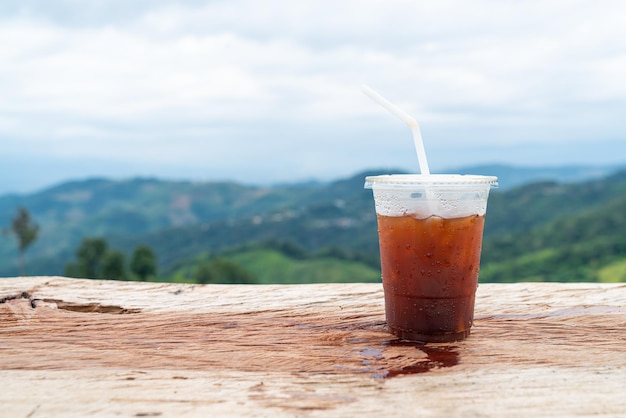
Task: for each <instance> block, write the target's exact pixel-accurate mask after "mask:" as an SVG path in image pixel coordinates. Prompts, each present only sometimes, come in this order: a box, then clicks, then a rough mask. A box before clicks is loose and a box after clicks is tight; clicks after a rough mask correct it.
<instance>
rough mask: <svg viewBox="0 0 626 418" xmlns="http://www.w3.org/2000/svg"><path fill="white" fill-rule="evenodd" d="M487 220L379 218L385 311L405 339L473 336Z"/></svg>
mask: <svg viewBox="0 0 626 418" xmlns="http://www.w3.org/2000/svg"><path fill="white" fill-rule="evenodd" d="M483 226H484V216H478V215H472V216H467V217H463V218H455V219H443V218H440V217H437V216H431V217H429V218H426V219H415V218H413V217H411V216H402V217H390V216H381V215H379V216H378V235H379V241H380V257H381V268H382V276H383V287H384V290H385V312H386V315H387V324H388V325H389V327H390V329H391V331H392V332H393V333H394V334H395V335H397V336H398V337H400V338H404V339H408V340H413V341H424V342H445V341H455V340H460V339H463V338H465V337H467V336H468V335H469V333H470V327H471V326H472V319H473V316H474V296H475V293H476V287H477V285H478V270H479V267H480V250H481V246H482V233H483Z"/></svg>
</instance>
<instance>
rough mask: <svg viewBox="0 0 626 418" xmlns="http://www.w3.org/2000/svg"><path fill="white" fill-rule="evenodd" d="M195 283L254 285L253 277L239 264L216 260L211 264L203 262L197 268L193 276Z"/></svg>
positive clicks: (221, 259)
mask: <svg viewBox="0 0 626 418" xmlns="http://www.w3.org/2000/svg"><path fill="white" fill-rule="evenodd" d="M194 279H195V280H196V283H199V284H207V283H223V284H254V283H256V280H255V278H254V276H253V275H252V274H251V273H250V272H249V271H247V270H246V269H244V268H243V267H241V266H240V265H239V264H236V263H233V262H231V261H228V260H225V259H223V258H216V259H214V260H213V261H211V262H204V263H202V264H200V265H199V266H198V268H197V269H196V273H195V275H194Z"/></svg>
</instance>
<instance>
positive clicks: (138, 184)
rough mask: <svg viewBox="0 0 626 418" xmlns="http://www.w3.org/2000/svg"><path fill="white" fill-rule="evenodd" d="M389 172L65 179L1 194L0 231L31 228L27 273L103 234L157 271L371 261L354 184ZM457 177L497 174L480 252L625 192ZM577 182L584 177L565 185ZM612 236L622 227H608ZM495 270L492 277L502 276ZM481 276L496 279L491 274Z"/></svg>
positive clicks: (620, 183) (3, 258)
mask: <svg viewBox="0 0 626 418" xmlns="http://www.w3.org/2000/svg"><path fill="white" fill-rule="evenodd" d="M606 170H607V171H610V170H609V169H608V168H607V169H606ZM389 172H398V170H368V171H365V172H361V173H358V174H355V175H354V176H351V177H349V178H345V179H339V180H336V181H332V182H327V183H307V184H306V186H305V187H302V186H300V185H298V184H287V185H280V186H272V187H260V186H249V185H242V184H238V183H234V182H192V181H164V180H158V179H154V178H133V179H129V180H108V179H103V178H99V179H88V180H82V181H72V182H67V183H63V184H60V185H57V186H55V187H52V188H49V189H46V190H43V191H41V192H38V193H33V194H28V195H14V194H12V195H5V196H1V197H0V225H3V226H8V225H9V224H10V220H11V218H12V216H13V215H14V214H15V211H16V209H17V207H18V206H24V207H26V208H27V209H28V210H29V211H30V212H31V214H32V216H33V218H34V220H35V221H36V222H37V223H38V224H39V225H40V227H41V229H40V236H39V238H38V240H37V241H36V243H35V244H34V245H33V247H32V248H30V249H29V250H28V252H27V268H28V271H27V272H28V273H29V274H42V275H55V274H63V273H64V267H65V265H66V263H67V262H69V261H71V260H72V259H73V257H74V252H75V250H76V248H77V246H78V244H79V243H80V240H81V239H82V238H83V237H87V236H89V237H96V236H98V237H105V238H106V239H107V240H108V241H109V242H110V244H111V246H113V247H115V248H120V249H123V250H126V251H129V250H130V249H132V248H133V247H134V246H136V245H138V244H142V243H145V244H148V245H150V246H151V247H153V248H154V249H155V251H156V252H157V256H158V258H159V261H160V268H161V271H163V272H174V271H175V269H176V268H177V267H176V266H180V265H181V263H182V264H184V263H187V262H189V261H190V260H193V259H194V258H195V257H197V256H199V255H202V254H205V253H207V252H220V251H223V250H225V249H229V248H235V247H237V246H240V245H242V244H246V243H254V242H263V241H266V240H272V239H280V240H288V241H294V242H296V243H297V244H298V245H300V246H302V247H303V248H304V249H305V250H307V251H320V250H324V249H328V248H336V249H339V250H341V251H344V252H348V253H349V254H353V255H355V256H356V258H358V259H361V260H364V262H367V263H370V264H372V263H376V259H377V251H378V248H377V239H376V217H375V213H374V206H373V199H372V196H371V191H369V190H365V189H364V188H363V182H364V177H365V176H366V175H374V174H383V173H389ZM457 172H459V173H463V172H467V173H473V174H488V175H498V176H499V177H500V182H501V184H503V187H501V189H499V190H497V191H496V192H495V193H494V194H493V196H492V198H491V199H490V202H489V210H488V212H489V215H488V221H487V224H486V230H485V246H486V247H489V245H492V244H490V243H492V242H501V243H504V244H502V245H503V246H504V245H507V244H506V243H507V242H511V241H510V240H519V241H522V239H521V238H519V239H518V238H515V237H516V236H517V235H516V234H522V235H528V236H531V235H532V234H531V231H539V232H537V234H539V235H541V234H542V232H541V231H540V229H541V228H550V225H552V224H553V223H554V222H557V221H559V220H560V219H565V218H568V219H569V218H570V217H572V219H578V218H576V217H577V216H581V214H583V213H587V212H592V213H593V211H595V210H601V209H602V208H604V207H605V206H606V205H612V204H614V205H617V206H615V207H621V206H619V203H615V202H617V200H616V199H618V198H619V197H620V196H623V195H624V192H625V191H626V186H625V185H626V179H624V177H626V174H625V173H626V171H622V172H617V173H616V174H614V175H613V176H612V177H598V176H599V174H598V171H597V170H595V169H591V168H586V169H584V168H578V169H576V170H574V172H572V173H569V174H568V173H567V172H566V170H565V171H563V170H562V169H558V168H557V169H553V171H550V170H548V171H546V170H545V169H541V170H540V171H537V172H534V171H532V170H529V169H521V168H516V167H508V166H478V167H474V168H471V167H470V168H467V169H465V170H457ZM546 173H548V174H549V173H552V174H553V175H554V176H555V178H554V179H551V180H549V181H542V182H539V183H523V184H524V185H523V186H519V187H516V188H508V187H507V184H509V185H510V184H515V183H516V182H519V181H522V179H524V178H525V179H542V180H546ZM577 176H588V177H586V178H585V181H582V182H579V183H571V181H573V180H572V179H574V178H577ZM529 181H530V180H529ZM564 182H565V183H564ZM576 225H577V224H576ZM576 228H578V227H577V226H576ZM615 231H622V230H621V229H620V227H619V226H616V227H615ZM622 232H624V235H625V236H626V231H622ZM533 233H534V232H533ZM522 235H520V237H521V236H522ZM541 236H543V235H541ZM498 239H500V240H502V241H497V240H498ZM494 240H495V241H494ZM507 240H508V241H507ZM551 245H552V244H551ZM502 248H504V247H502ZM519 250H520V249H519V248H518V249H517V250H515V251H510V252H508V253H505V252H498V254H501V255H502V257H503V258H502V260H496V259H493V258H491V259H490V256H489V255H486V256H485V260H487V261H490V262H492V263H495V262H499V263H500V262H507V261H506V260H507V259H508V258H511V260H513V259H514V258H516V257H519V256H521V255H523V254H520V253H519ZM540 250H541V248H539V247H538V249H537V251H540ZM493 253H494V254H496V253H497V251H496V250H493ZM505 255H506V257H505ZM507 257H508V258H507ZM618 258H619V257H618ZM625 258H626V257H625ZM16 259H17V255H16V245H15V242H14V240H13V239H12V238H11V237H3V238H2V239H0V276H14V275H16V274H17V267H16V263H15V261H16ZM505 267H506V266H505ZM505 267H501V270H499V271H508V270H506V268H505ZM492 271H495V270H493V269H492ZM486 272H487V273H486V274H489V269H486ZM518 276H520V277H522V275H518ZM490 277H492V278H493V280H499V275H498V274H496V273H494V274H493V275H492V276H490Z"/></svg>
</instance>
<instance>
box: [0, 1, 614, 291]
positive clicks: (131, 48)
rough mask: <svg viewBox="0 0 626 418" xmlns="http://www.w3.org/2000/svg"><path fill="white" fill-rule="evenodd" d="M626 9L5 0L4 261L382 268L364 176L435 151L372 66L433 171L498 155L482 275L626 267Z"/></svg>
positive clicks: (410, 168)
mask: <svg viewBox="0 0 626 418" xmlns="http://www.w3.org/2000/svg"><path fill="white" fill-rule="evenodd" d="M624 16H626V3H624V2H620V1H607V0H604V1H603V0H600V1H589V0H582V1H551V0H548V1H526V2H498V1H491V0H485V1H474V2H462V1H448V0H443V1H437V2H427V1H400V0H386V1H350V0H347V1H339V2H337V1H333V2H331V1H308V0H303V1H297V2H290V1H286V0H285V1H278V0H262V1H252V0H250V1H245V0H232V1H206V0H205V1H201V0H178V1H169V0H152V1H143V0H142V1H134V2H128V1H123V0H106V1H105V0H92V1H89V2H84V1H78V0H20V1H17V0H7V1H3V2H2V3H1V4H0V91H1V92H2V94H0V165H1V167H2V170H1V171H0V223H1V225H2V226H3V227H4V232H5V236H4V237H2V239H1V240H0V275H3V276H13V275H18V274H67V275H73V276H80V277H104V276H106V277H108V278H125V279H144V280H179V281H200V282H202V281H204V282H212V281H229V280H230V281H237V280H239V281H247V282H272V281H277V280H290V281H294V282H302V281H325V280H328V281H346V280H352V281H363V280H366V281H373V280H379V276H380V274H379V272H378V270H377V269H378V265H377V263H378V261H377V257H378V255H377V251H378V249H377V247H376V226H375V218H373V203H372V202H371V200H372V199H371V195H370V194H368V192H367V191H364V190H362V180H363V175H365V174H367V173H381V172H388V171H406V172H416V171H417V159H416V157H415V152H414V150H413V144H412V139H411V133H410V131H409V130H408V129H407V127H406V126H404V125H403V124H402V123H401V122H400V121H399V120H397V119H395V118H394V117H393V116H392V115H390V114H388V113H387V112H386V111H385V110H384V109H382V108H381V107H380V106H378V105H377V104H375V103H373V102H372V101H371V100H369V99H368V98H367V97H366V96H364V95H363V94H362V93H361V92H360V86H361V84H363V83H366V84H368V85H370V86H372V87H373V88H374V89H376V90H377V91H379V92H380V93H381V94H383V95H384V96H385V97H387V98H388V99H389V100H391V101H393V102H394V103H396V104H398V105H399V106H400V107H402V108H403V109H404V110H406V111H407V112H408V113H410V114H412V115H414V116H415V117H416V118H417V119H418V120H419V121H420V123H421V128H422V134H423V136H424V140H425V147H426V151H427V153H428V157H429V162H430V165H431V169H432V171H434V172H473V173H476V174H495V175H499V176H500V178H501V185H502V187H501V189H500V190H499V191H498V192H497V193H496V196H494V197H495V199H494V200H493V201H492V202H490V211H489V214H490V215H491V214H493V216H492V218H493V219H489V217H488V222H487V226H486V228H487V229H486V232H485V239H486V242H485V248H492V250H490V252H489V253H487V252H484V254H485V255H484V260H483V261H484V263H488V264H485V265H484V268H483V275H482V276H481V280H489V281H517V280H557V279H558V280H592V281H619V280H626V273H624V272H626V244H625V243H624V242H623V240H622V239H621V238H619V236H618V235H619V234H621V235H624V236H626V229H625V228H626V226H625V225H624V220H623V218H620V217H619V215H620V213H626V211H624V210H623V209H624V207H625V206H620V205H623V199H621V196H624V194H623V192H624V189H622V188H621V187H622V185H623V182H624V181H623V177H624V175H623V171H621V170H622V169H623V168H624V167H626V140H625V135H626V118H624V117H623V115H624V111H625V109H626V76H625V74H626V25H624V24H623V17H624ZM538 182H539V183H538ZM530 199H533V200H530ZM620 199H621V200H620ZM528 202H534V203H533V205H531V206H530V208H531V210H528V209H529V203H528ZM564 202H568V204H567V205H565V204H564ZM522 208H523V209H525V210H522ZM533 208H536V210H535V209H533ZM533 216H534V217H533ZM611 216H612V217H611ZM622 216H623V215H622ZM607 218H611V220H610V221H607V220H606V219H607ZM598 219H600V220H605V224H602V225H595V224H594V222H599V221H598ZM16 222H17V223H16ZM559 222H561V224H559ZM20 228H21V229H20ZM564 231H569V232H567V233H568V234H569V235H567V234H565V232H564ZM533 234H535V235H533ZM559 234H561V235H559ZM562 234H565V235H562ZM531 236H532V237H531ZM525 240H528V241H525ZM572 245H577V247H576V248H573V247H572V248H570V247H571V246H572ZM566 247H567V248H566ZM505 250H506V251H508V252H506V253H504V252H503V251H505ZM81 254H82V255H81ZM133 262H134V263H135V264H134V265H135V267H134V268H133V267H132V265H133ZM88 265H89V266H90V267H87V266H88ZM103 266H108V267H106V268H104V267H103ZM277 266H282V267H277ZM103 269H104V270H106V271H107V274H104V273H103V271H102V270H103ZM142 269H143V270H142ZM203 269H204V270H203ZM312 272H315V273H312ZM607 272H608V273H607ZM233 277H235V278H236V279H233ZM287 277H289V279H287Z"/></svg>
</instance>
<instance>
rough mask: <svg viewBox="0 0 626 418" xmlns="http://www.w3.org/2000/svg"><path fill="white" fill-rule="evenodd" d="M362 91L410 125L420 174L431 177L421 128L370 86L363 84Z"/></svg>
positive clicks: (410, 117)
mask: <svg viewBox="0 0 626 418" xmlns="http://www.w3.org/2000/svg"><path fill="white" fill-rule="evenodd" d="M361 91H363V93H365V94H366V95H367V96H368V97H369V98H370V99H372V100H374V101H375V102H377V103H378V104H379V105H381V106H383V107H384V108H385V109H387V110H388V111H389V112H391V113H393V114H394V115H396V116H397V117H398V118H400V120H402V121H403V122H404V123H406V124H407V125H409V128H411V132H412V133H413V142H414V143H415V152H417V161H418V163H419V166H420V172H421V173H422V174H423V175H429V174H430V169H429V168H428V161H427V160H426V150H425V149H424V141H423V140H422V133H421V132H420V126H419V124H418V123H417V120H415V119H414V118H413V117H412V116H410V115H409V114H408V113H406V112H405V111H403V110H402V109H400V108H399V107H398V106H396V105H394V104H393V103H391V102H390V101H389V100H387V99H385V98H384V97H383V96H381V95H380V94H378V93H377V92H375V91H374V90H373V89H372V88H370V87H369V86H366V85H365V84H363V85H362V86H361Z"/></svg>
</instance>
